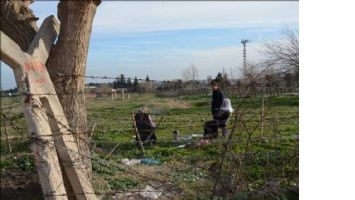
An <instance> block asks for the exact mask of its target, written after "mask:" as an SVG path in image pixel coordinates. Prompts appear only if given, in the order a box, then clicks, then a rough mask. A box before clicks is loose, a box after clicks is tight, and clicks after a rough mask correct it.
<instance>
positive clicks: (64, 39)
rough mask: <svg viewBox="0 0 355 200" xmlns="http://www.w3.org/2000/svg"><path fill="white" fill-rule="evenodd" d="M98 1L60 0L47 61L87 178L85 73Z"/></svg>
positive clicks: (88, 160)
mask: <svg viewBox="0 0 355 200" xmlns="http://www.w3.org/2000/svg"><path fill="white" fill-rule="evenodd" d="M99 3H100V1H69V0H61V1H60V3H59V4H58V18H59V20H60V22H61V25H60V34H59V37H58V41H57V43H56V44H55V46H54V47H53V48H52V50H51V53H50V55H49V59H48V61H47V65H46V66H47V68H48V72H49V74H50V76H51V79H52V81H53V84H54V86H55V89H56V92H57V94H59V95H58V97H59V100H60V102H61V103H62V105H63V108H64V112H65V115H66V117H67V120H68V122H69V125H70V128H71V130H72V132H73V133H74V136H75V138H76V140H77V144H78V149H79V153H80V154H81V155H82V158H83V161H84V164H85V166H86V167H87V168H86V169H85V170H86V174H87V175H88V176H89V177H90V178H91V160H90V158H89V156H90V148H89V144H88V143H89V141H88V134H87V131H88V129H87V119H86V108H85V94H84V89H85V82H84V81H85V78H84V77H83V76H84V75H85V70H86V61H87V56H88V49H89V42H90V35H91V30H92V23H93V19H94V16H95V13H96V8H97V6H98V5H99Z"/></svg>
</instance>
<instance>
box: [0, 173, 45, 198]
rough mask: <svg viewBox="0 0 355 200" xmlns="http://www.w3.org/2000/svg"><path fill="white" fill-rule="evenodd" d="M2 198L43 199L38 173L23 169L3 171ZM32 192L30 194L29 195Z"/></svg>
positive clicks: (0, 186)
mask: <svg viewBox="0 0 355 200" xmlns="http://www.w3.org/2000/svg"><path fill="white" fill-rule="evenodd" d="M0 188H1V196H0V197H1V199H4V200H5V199H6V200H10V199H11V200H39V199H43V196H42V190H41V186H40V184H39V183H38V176H37V174H28V173H26V172H23V171H8V170H7V171H6V172H1V184H0ZM29 194H30V195H29Z"/></svg>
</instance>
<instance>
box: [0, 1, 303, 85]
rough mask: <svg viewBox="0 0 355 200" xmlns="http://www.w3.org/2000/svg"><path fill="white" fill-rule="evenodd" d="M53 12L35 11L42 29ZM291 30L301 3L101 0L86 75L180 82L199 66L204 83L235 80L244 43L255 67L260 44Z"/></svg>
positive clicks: (5, 72)
mask: <svg viewBox="0 0 355 200" xmlns="http://www.w3.org/2000/svg"><path fill="white" fill-rule="evenodd" d="M56 6H57V2H54V1H35V3H34V4H32V5H31V8H32V9H33V10H34V12H35V13H36V15H37V16H38V17H40V20H39V21H38V25H40V24H41V23H42V21H43V19H44V18H45V17H46V16H49V15H55V16H56ZM286 27H289V28H298V2H260V1H258V2H245V1H242V2H238V1H236V2H233V1H223V2H217V1H205V2H184V1H183V2H164V1H155V2H134V1H132V2H125V1H118V2H114V1H104V2H103V3H102V4H101V5H100V6H99V7H98V10H97V13H96V16H95V20H94V25H93V32H92V37H91V42H90V49H89V57H88V62H87V75H108V76H115V75H118V74H121V73H124V74H125V75H126V76H128V77H134V76H137V77H138V78H144V77H145V76H146V75H149V77H150V78H151V79H155V80H166V79H178V78H181V71H182V70H183V69H184V68H186V67H188V66H189V65H191V64H194V65H196V66H197V68H198V69H199V78H200V79H204V78H206V77H207V76H208V75H211V76H215V75H216V74H217V73H218V72H219V71H222V69H223V68H225V69H226V71H227V72H229V73H230V72H231V71H232V75H233V76H234V77H237V76H238V75H239V69H238V67H240V66H241V65H242V49H241V45H240V40H241V39H243V38H248V39H252V40H253V42H252V43H250V44H249V46H248V60H250V61H252V62H257V61H258V60H260V59H261V57H262V54H261V53H260V49H261V48H262V44H263V43H264V42H266V41H268V40H270V39H278V38H280V33H281V31H282V29H285V28H286ZM88 81H91V82H95V81H98V82H99V80H88ZM1 83H2V85H1V86H2V89H8V88H12V87H15V81H14V76H13V75H12V71H11V70H10V69H9V68H8V66H6V65H4V64H3V63H2V65H1Z"/></svg>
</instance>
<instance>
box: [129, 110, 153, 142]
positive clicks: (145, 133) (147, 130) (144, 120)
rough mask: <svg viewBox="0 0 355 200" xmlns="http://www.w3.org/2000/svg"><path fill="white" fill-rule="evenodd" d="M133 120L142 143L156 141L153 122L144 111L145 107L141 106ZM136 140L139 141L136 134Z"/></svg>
mask: <svg viewBox="0 0 355 200" xmlns="http://www.w3.org/2000/svg"><path fill="white" fill-rule="evenodd" d="M134 120H135V121H136V126H137V129H138V133H139V136H140V139H141V141H142V142H143V143H147V142H148V143H150V142H153V144H155V143H156V140H157V137H156V136H155V124H154V122H153V120H152V119H151V118H150V116H149V114H148V113H147V112H146V109H144V108H141V109H139V111H138V112H137V113H136V114H135V116H134ZM136 141H139V138H138V137H137V136H136Z"/></svg>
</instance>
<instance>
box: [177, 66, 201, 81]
mask: <svg viewBox="0 0 355 200" xmlns="http://www.w3.org/2000/svg"><path fill="white" fill-rule="evenodd" d="M181 75H182V78H183V79H184V80H186V81H191V80H192V81H194V80H196V78H198V69H197V67H196V65H194V64H191V65H190V66H188V67H187V68H186V69H184V70H183V71H182V73H181Z"/></svg>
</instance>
